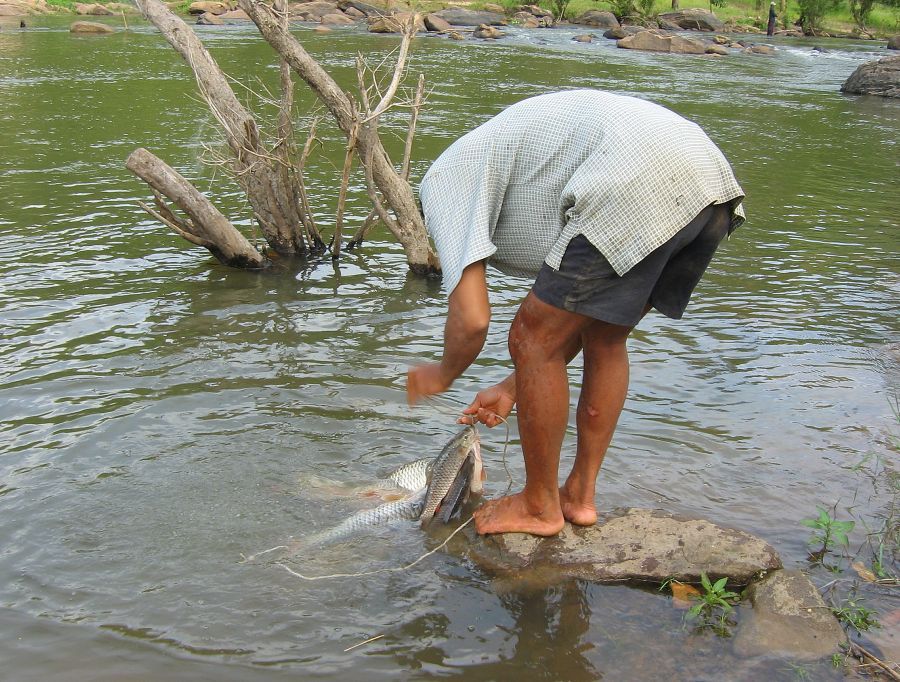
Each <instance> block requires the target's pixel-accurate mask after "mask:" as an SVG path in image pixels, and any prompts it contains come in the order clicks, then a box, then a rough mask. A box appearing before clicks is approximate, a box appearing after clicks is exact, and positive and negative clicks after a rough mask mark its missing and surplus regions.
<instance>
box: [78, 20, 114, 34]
mask: <svg viewBox="0 0 900 682" xmlns="http://www.w3.org/2000/svg"><path fill="white" fill-rule="evenodd" d="M69 31H70V32H72V33H95V34H102V33H115V29H114V28H113V27H112V26H107V25H106V24H98V23H97V22H96V21H76V22H73V24H72V25H71V26H70V27H69Z"/></svg>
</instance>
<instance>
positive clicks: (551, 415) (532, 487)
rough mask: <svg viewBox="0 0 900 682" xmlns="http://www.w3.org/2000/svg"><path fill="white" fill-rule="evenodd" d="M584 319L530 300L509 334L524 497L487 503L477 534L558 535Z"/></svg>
mask: <svg viewBox="0 0 900 682" xmlns="http://www.w3.org/2000/svg"><path fill="white" fill-rule="evenodd" d="M593 322H594V320H591V319H590V318H588V317H585V316H583V315H577V314H575V313H570V312H567V311H565V310H560V309H559V308H555V307H553V306H550V305H547V304H546V303H543V302H541V301H540V299H538V298H537V297H535V296H534V295H533V294H528V296H527V297H526V299H525V301H524V302H523V303H522V306H521V308H520V309H519V312H518V313H517V314H516V319H515V320H514V321H513V324H512V328H511V329H510V334H509V349H510V355H511V356H512V359H513V364H514V365H515V370H516V399H517V403H518V413H519V433H520V435H521V438H522V453H523V455H524V457H525V477H526V479H525V488H524V489H523V490H522V492H520V493H518V494H516V495H510V496H509V497H503V498H500V499H498V500H492V501H490V502H487V503H485V504H484V505H483V506H482V507H481V508H480V509H479V510H478V511H477V512H476V513H475V529H476V530H477V531H478V532H479V533H482V534H485V533H509V532H523V533H532V534H534V535H556V534H557V533H558V532H559V531H560V530H562V527H563V525H564V523H565V521H564V518H563V513H562V507H561V506H560V498H559V451H560V448H561V447H562V442H563V437H564V435H565V431H566V426H567V424H568V418H569V381H568V375H567V374H566V365H567V363H568V361H569V359H570V356H571V354H572V349H573V348H575V347H577V345H578V343H579V341H580V339H581V333H582V330H583V329H584V328H585V327H586V326H588V325H590V324H591V323H593Z"/></svg>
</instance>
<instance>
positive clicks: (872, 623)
mask: <svg viewBox="0 0 900 682" xmlns="http://www.w3.org/2000/svg"><path fill="white" fill-rule="evenodd" d="M860 602H862V598H861V597H860V598H856V597H855V596H850V597H848V598H847V599H845V600H844V601H843V602H842V603H841V604H840V606H836V605H833V606H832V607H831V612H832V613H834V615H835V616H836V617H837V619H838V620H839V621H841V622H842V623H847V625H850V626H852V627H853V628H854V629H855V630H856V632H857V634H859V633H862V632H864V631H866V630H872V629H873V628H880V627H881V624H880V623H879V622H878V620H877V619H876V618H875V616H877V615H878V613H877V612H876V611H874V610H872V609H869V608H866V607H865V606H863V605H862V604H861V603H860Z"/></svg>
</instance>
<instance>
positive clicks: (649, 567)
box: [466, 509, 781, 585]
mask: <svg viewBox="0 0 900 682" xmlns="http://www.w3.org/2000/svg"><path fill="white" fill-rule="evenodd" d="M466 532H467V534H468V537H469V540H470V548H471V556H472V557H473V558H474V559H475V560H476V561H478V562H479V563H481V564H483V565H485V566H486V567H488V568H492V569H494V570H497V571H501V572H503V571H518V570H522V569H525V568H528V569H534V570H537V571H539V572H541V573H545V574H546V573H549V574H552V575H553V576H554V577H555V578H558V579H562V578H566V577H577V578H583V579H587V580H592V581H596V582H647V581H649V582H654V583H662V582H663V581H664V580H667V579H669V578H674V579H676V580H680V581H682V582H699V580H700V574H701V573H706V574H707V575H708V576H709V577H710V578H711V579H717V578H720V577H725V576H727V577H728V579H729V582H730V583H732V584H735V585H746V584H747V583H749V582H750V581H751V579H752V578H754V577H755V576H757V575H759V574H760V573H762V572H765V571H771V570H773V569H776V568H780V567H781V559H780V558H779V557H778V554H777V553H776V552H775V550H774V549H773V548H772V547H771V546H770V545H768V544H767V543H765V542H764V541H762V540H760V539H759V538H756V537H754V536H752V535H750V534H748V533H744V532H743V531H739V530H734V529H731V528H724V527H722V526H717V525H715V524H713V523H711V522H709V521H704V520H702V519H691V518H687V517H682V516H676V515H673V514H669V513H667V512H663V511H659V510H653V509H621V510H616V511H615V512H613V513H611V514H609V515H606V516H604V518H602V519H601V521H600V523H598V524H597V525H594V526H589V527H587V528H580V527H575V526H572V525H570V524H568V523H567V524H566V526H565V528H564V529H563V531H562V532H561V533H560V534H559V535H557V536H555V537H551V538H539V537H535V536H533V535H527V534H524V533H505V534H502V535H488V536H485V537H480V536H477V535H476V534H475V532H474V530H472V529H471V527H470V528H467V529H466Z"/></svg>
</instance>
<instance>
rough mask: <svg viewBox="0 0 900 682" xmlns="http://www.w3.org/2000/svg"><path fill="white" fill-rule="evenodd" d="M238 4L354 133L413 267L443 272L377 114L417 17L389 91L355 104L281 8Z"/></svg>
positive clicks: (385, 216) (381, 205) (381, 206)
mask: <svg viewBox="0 0 900 682" xmlns="http://www.w3.org/2000/svg"><path fill="white" fill-rule="evenodd" d="M153 1H155V0H153ZM239 4H240V7H241V9H243V10H244V11H245V12H246V13H247V14H248V15H249V16H250V18H251V19H252V20H253V22H254V23H255V24H256V26H257V27H258V28H259V31H260V33H262V35H263V37H264V38H265V39H266V41H267V42H268V43H269V44H270V45H271V46H272V47H273V48H274V49H275V51H276V52H277V53H278V54H279V56H280V57H281V58H282V59H283V60H284V61H286V62H287V63H288V64H290V66H291V69H292V70H293V71H294V73H296V74H297V75H298V76H299V77H300V78H302V79H303V80H304V81H305V82H306V84H307V85H308V86H309V87H310V89H312V91H313V92H314V93H315V95H316V97H318V98H319V100H320V101H321V102H322V103H323V104H324V105H325V107H326V108H327V109H328V111H329V113H330V114H331V116H332V117H333V118H334V120H335V122H336V123H337V125H338V127H339V128H340V129H341V130H342V131H343V133H344V135H346V136H347V139H348V141H349V140H350V139H351V138H352V137H353V136H354V135H355V137H356V144H355V147H356V150H357V154H358V156H359V158H360V159H361V160H362V162H363V165H364V166H365V170H366V179H367V183H368V184H369V185H370V186H369V197H370V198H372V200H373V203H374V204H375V208H376V210H377V211H378V215H379V217H380V218H381V220H382V221H383V222H384V223H385V225H387V227H388V229H389V230H390V231H391V232H392V233H393V234H394V236H395V237H396V238H397V240H398V241H399V242H400V244H401V245H402V246H403V249H404V251H405V252H406V258H407V262H408V263H409V267H410V269H411V270H412V271H413V272H415V273H418V274H424V275H430V274H436V273H438V272H440V264H439V262H438V259H437V255H436V254H435V252H434V250H433V249H432V248H431V245H430V243H429V241H428V235H427V233H426V231H425V221H424V219H423V218H422V215H421V213H420V212H419V208H418V204H417V203H416V199H415V196H414V194H413V190H412V187H411V185H410V184H409V182H408V181H407V180H406V179H404V178H403V176H402V175H401V173H399V172H398V171H397V170H396V169H395V168H394V166H393V164H392V163H391V160H390V158H389V157H388V154H387V152H386V151H385V149H384V146H383V145H382V142H381V138H380V137H379V136H378V117H379V116H380V115H381V114H382V113H384V111H386V110H387V109H388V107H390V106H391V105H392V100H393V98H394V96H395V94H396V91H397V87H398V84H399V81H400V79H401V77H402V72H403V68H404V60H405V55H406V52H407V50H408V49H409V43H410V41H411V40H412V37H413V35H414V33H415V29H414V21H411V22H410V25H409V26H407V27H406V30H405V31H404V35H403V40H402V42H401V46H400V51H399V56H398V58H397V65H396V67H395V70H394V75H393V78H392V79H391V84H390V86H389V87H388V90H387V93H386V95H385V96H384V97H383V98H382V99H381V101H380V102H379V103H378V104H377V105H376V106H375V107H374V108H372V109H370V108H369V106H364V107H362V108H360V107H358V106H356V105H355V103H354V102H353V100H351V99H350V97H349V96H348V95H347V93H345V92H344V91H343V90H342V89H341V88H340V86H338V84H337V83H336V82H335V81H334V79H333V78H332V77H331V76H330V75H329V74H328V73H327V72H326V71H325V69H323V68H322V66H321V65H320V64H319V63H318V62H317V61H316V60H315V59H313V58H312V57H311V56H310V55H309V53H308V52H307V51H306V50H305V49H304V48H303V46H302V45H301V44H300V43H299V42H298V41H297V40H296V39H295V38H294V36H293V35H291V33H290V32H289V31H288V27H287V24H286V22H285V21H283V18H282V16H281V13H280V12H279V11H278V10H277V9H275V8H273V7H270V6H268V5H265V4H263V3H262V2H259V1H258V0H239ZM413 19H414V17H413ZM376 190H377V191H376ZM377 193H380V194H381V196H382V197H383V201H382V200H381V199H379V198H377V196H376V194H377Z"/></svg>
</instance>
